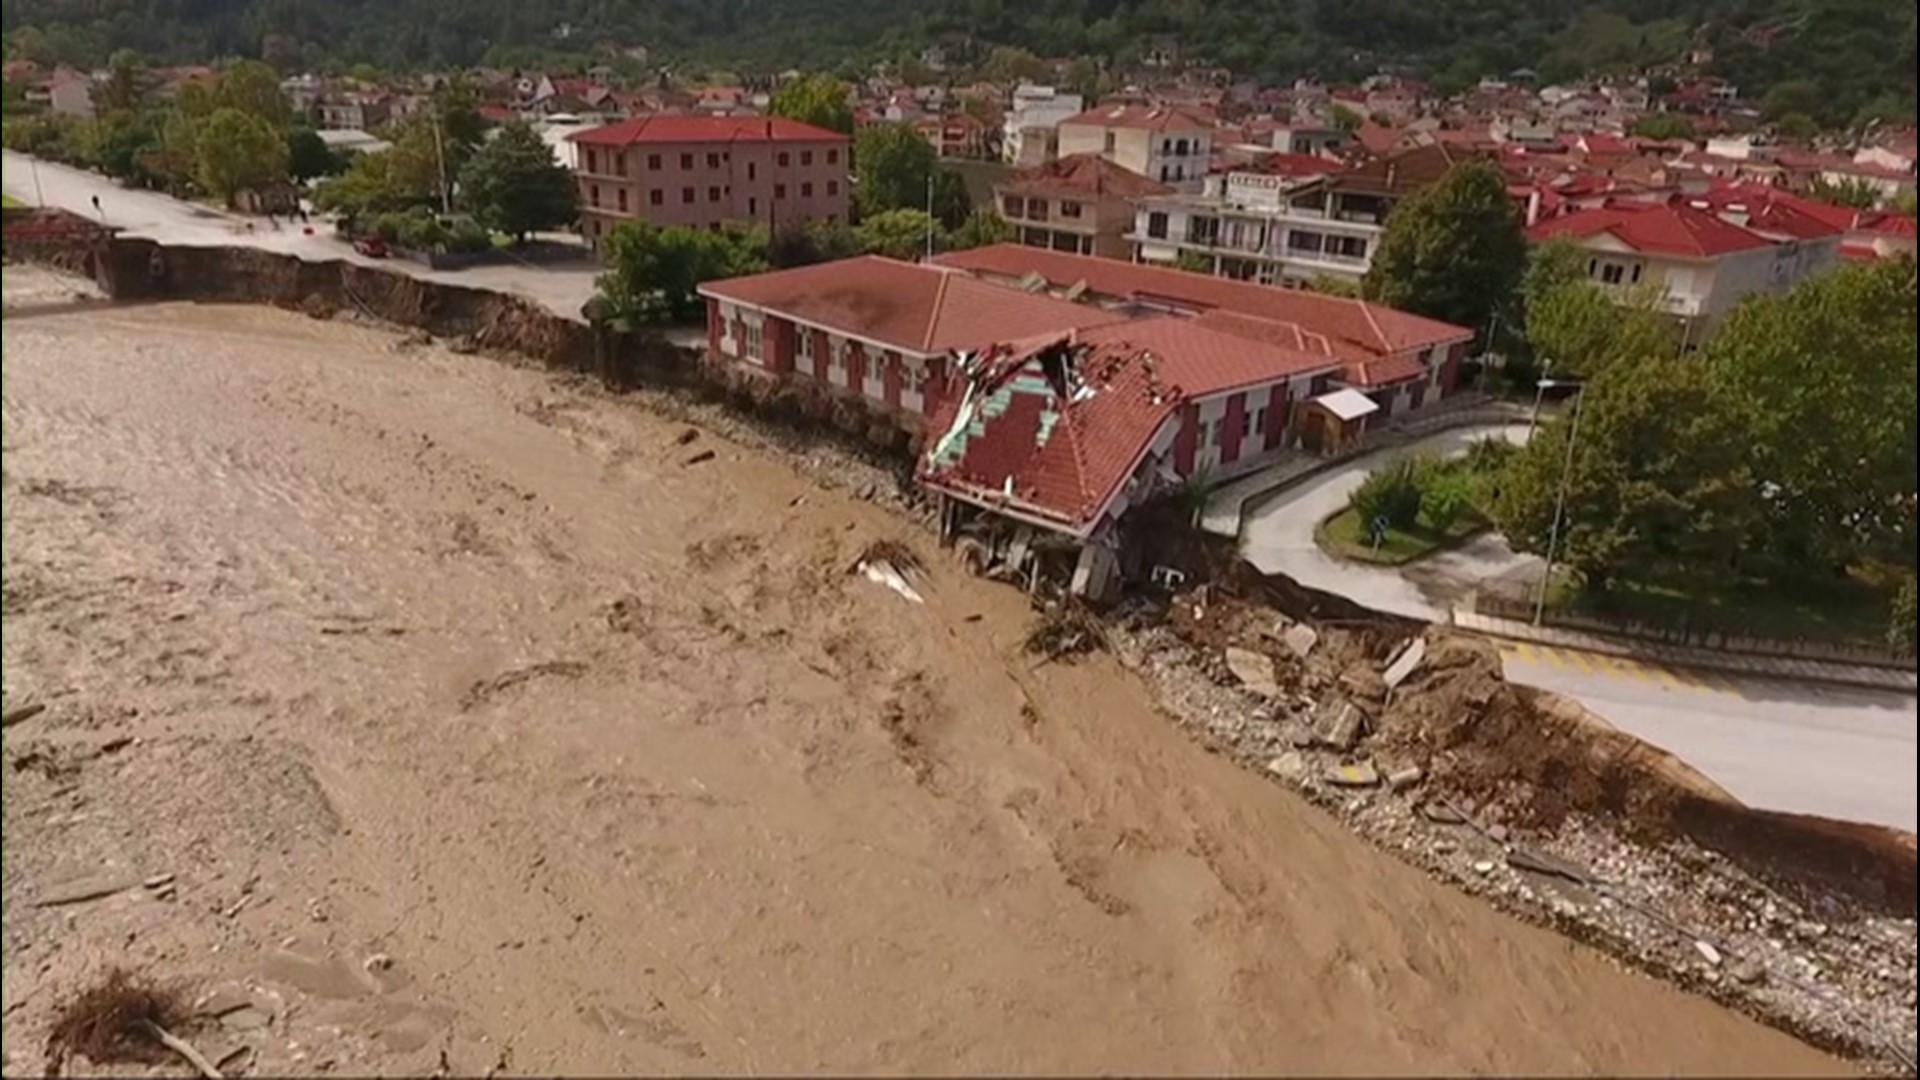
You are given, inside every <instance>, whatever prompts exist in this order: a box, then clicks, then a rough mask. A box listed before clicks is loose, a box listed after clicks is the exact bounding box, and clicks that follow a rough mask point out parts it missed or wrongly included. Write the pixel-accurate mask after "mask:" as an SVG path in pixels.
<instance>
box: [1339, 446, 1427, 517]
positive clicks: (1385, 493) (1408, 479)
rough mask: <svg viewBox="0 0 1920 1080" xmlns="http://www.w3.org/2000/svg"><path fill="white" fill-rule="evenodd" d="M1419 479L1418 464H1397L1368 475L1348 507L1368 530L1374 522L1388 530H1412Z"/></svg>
mask: <svg viewBox="0 0 1920 1080" xmlns="http://www.w3.org/2000/svg"><path fill="white" fill-rule="evenodd" d="M1420 480H1421V477H1420V463H1419V462H1418V461H1399V462H1395V463H1394V464H1392V465H1385V466H1382V467H1380V468H1378V469H1375V470H1374V471H1373V472H1371V473H1368V474H1367V478H1366V479H1365V480H1364V481H1362V482H1361V484H1360V487H1359V488H1358V489H1356V490H1355V491H1354V493H1353V501H1352V504H1351V505H1352V506H1353V509H1354V512H1355V513H1357V514H1358V515H1359V516H1360V519H1361V522H1360V523H1361V525H1362V526H1363V527H1365V528H1368V529H1371V528H1372V527H1373V523H1374V522H1375V521H1385V522H1386V523H1387V527H1388V528H1393V529H1410V528H1412V527H1413V525H1414V523H1415V522H1417V521H1419V520H1420V503H1421V500H1422V498H1423V495H1422V492H1421V490H1420Z"/></svg>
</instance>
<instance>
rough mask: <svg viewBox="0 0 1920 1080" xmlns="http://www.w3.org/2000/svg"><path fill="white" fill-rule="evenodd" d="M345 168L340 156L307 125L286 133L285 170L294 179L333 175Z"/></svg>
mask: <svg viewBox="0 0 1920 1080" xmlns="http://www.w3.org/2000/svg"><path fill="white" fill-rule="evenodd" d="M345 168H346V163H345V162H344V161H342V160H341V156H340V155H339V154H336V153H334V152H333V148H332V147H330V146H328V145H327V141H326V140H325V139H322V138H321V137H320V133H319V132H317V131H315V130H313V129H312V128H309V127H299V128H294V129H293V131H292V132H290V133H288V135H287V171H288V172H289V173H291V174H292V175H293V178H294V179H295V180H301V181H306V180H317V179H319V178H320V177H323V176H334V175H336V174H338V173H340V172H342V171H344V170H345Z"/></svg>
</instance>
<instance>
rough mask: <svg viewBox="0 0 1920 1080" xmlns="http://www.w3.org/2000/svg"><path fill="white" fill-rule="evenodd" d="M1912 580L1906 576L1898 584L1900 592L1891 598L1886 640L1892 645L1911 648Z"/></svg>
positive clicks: (1911, 577)
mask: <svg viewBox="0 0 1920 1080" xmlns="http://www.w3.org/2000/svg"><path fill="white" fill-rule="evenodd" d="M1914 617H1915V611H1914V578H1913V575H1912V574H1908V575H1907V577H1906V580H1905V581H1902V582H1901V583H1900V591H1899V592H1896V593H1895V594H1894V596H1893V620H1892V624H1891V625H1889V626H1888V627H1887V640H1888V641H1889V642H1891V643H1892V644H1894V645H1904V646H1905V647H1907V648H1909V649H1911V648H1913V637H1914Z"/></svg>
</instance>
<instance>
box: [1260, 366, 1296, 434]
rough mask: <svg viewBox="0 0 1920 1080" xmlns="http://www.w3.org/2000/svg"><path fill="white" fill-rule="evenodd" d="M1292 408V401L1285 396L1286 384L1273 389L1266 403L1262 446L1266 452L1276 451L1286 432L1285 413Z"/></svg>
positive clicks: (1286, 418)
mask: <svg viewBox="0 0 1920 1080" xmlns="http://www.w3.org/2000/svg"><path fill="white" fill-rule="evenodd" d="M1291 408H1293V399H1292V398H1290V397H1289V396H1288V395H1287V384H1286V383H1281V384H1279V385H1278V386H1275V387H1274V388H1273V397H1272V398H1271V399H1270V400H1269V401H1268V403H1267V430H1266V431H1264V432H1262V433H1261V434H1262V435H1264V436H1265V440H1264V445H1265V446H1266V448H1267V449H1268V450H1276V449H1278V448H1279V446H1280V441H1281V439H1282V438H1283V437H1284V436H1285V434H1286V431H1287V420H1288V416H1287V411H1288V410H1289V409H1291Z"/></svg>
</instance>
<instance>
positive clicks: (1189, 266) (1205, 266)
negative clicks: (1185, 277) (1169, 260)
mask: <svg viewBox="0 0 1920 1080" xmlns="http://www.w3.org/2000/svg"><path fill="white" fill-rule="evenodd" d="M1173 268H1174V269H1175V270H1185V271H1186V272H1187V273H1189V274H1211V273H1213V257H1212V256H1211V255H1202V254H1200V253H1199V252H1197V251H1187V250H1185V249H1184V248H1183V249H1181V251H1180V252H1179V253H1177V254H1176V255H1174V257H1173Z"/></svg>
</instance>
